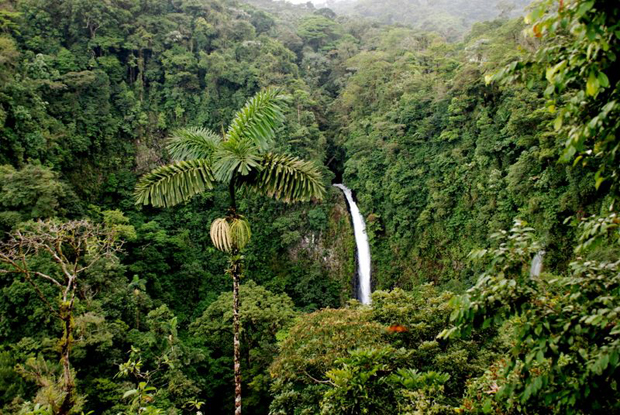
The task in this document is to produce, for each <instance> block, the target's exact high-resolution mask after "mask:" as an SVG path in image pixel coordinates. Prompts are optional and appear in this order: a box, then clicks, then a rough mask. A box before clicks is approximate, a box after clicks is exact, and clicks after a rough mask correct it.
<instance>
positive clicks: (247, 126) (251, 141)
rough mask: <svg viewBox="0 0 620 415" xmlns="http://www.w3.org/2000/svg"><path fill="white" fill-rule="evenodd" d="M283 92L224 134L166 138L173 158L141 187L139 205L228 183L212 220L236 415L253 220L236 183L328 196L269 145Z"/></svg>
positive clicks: (194, 132)
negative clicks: (228, 292) (224, 283)
mask: <svg viewBox="0 0 620 415" xmlns="http://www.w3.org/2000/svg"><path fill="white" fill-rule="evenodd" d="M283 101H284V96H283V95H281V94H280V92H279V91H278V90H277V89H266V90H263V91H261V92H259V93H257V94H256V95H255V96H254V97H253V98H251V99H250V100H249V101H248V102H247V103H246V104H245V106H244V107H243V108H242V109H241V110H240V111H238V112H237V113H236V114H235V117H234V118H233V120H232V122H231V124H230V126H229V127H228V130H227V131H226V133H225V134H223V135H219V134H217V133H215V132H213V131H210V130H207V129H202V128H193V129H183V130H180V131H177V132H176V133H175V134H174V135H173V136H172V137H171V138H170V140H169V142H168V151H169V152H170V154H171V156H172V157H173V158H174V159H175V160H176V161H175V162H174V163H172V164H170V165H167V166H162V167H159V168H157V169H155V170H153V171H152V172H151V173H149V174H147V175H145V176H144V177H143V178H142V179H141V180H140V182H139V183H138V185H137V187H136V199H137V203H138V204H145V205H146V204H151V205H153V206H156V207H168V206H173V205H176V204H178V203H181V202H183V201H186V200H188V199H189V198H191V197H193V196H195V195H196V194H198V193H201V192H204V191H205V190H210V189H212V188H213V187H214V186H215V184H216V183H218V182H219V183H222V184H225V185H227V186H228V191H229V196H230V206H229V208H228V212H227V214H226V216H225V217H223V218H219V219H216V220H215V221H213V223H212V224H211V239H212V241H213V244H214V245H215V247H216V248H217V249H219V250H221V251H223V252H226V253H227V254H228V259H229V267H228V269H227V270H226V272H227V274H228V275H230V276H231V277H232V280H233V350H234V352H233V353H234V377H235V414H236V415H240V414H241V358H240V342H239V331H240V322H239V281H240V279H241V275H242V272H243V255H242V251H243V248H244V247H245V246H246V244H247V243H248V242H249V240H250V236H251V232H250V225H249V223H248V221H247V220H246V219H245V217H243V216H242V215H240V214H239V212H238V211H237V203H236V193H237V190H238V189H239V188H242V189H245V190H247V191H250V192H255V193H258V194H264V195H267V196H270V197H274V198H276V199H278V200H282V201H284V202H287V203H290V202H297V201H309V200H312V199H317V200H320V199H322V198H323V196H324V194H325V186H324V184H323V182H322V176H321V173H320V171H319V170H318V169H317V167H316V166H315V165H314V163H312V162H308V161H303V160H300V159H298V158H296V157H291V156H288V155H285V154H276V153H273V152H271V151H270V148H271V147H272V145H273V144H274V139H275V134H276V129H277V127H278V126H279V125H280V123H281V122H282V119H283V115H282V108H281V105H282V104H283Z"/></svg>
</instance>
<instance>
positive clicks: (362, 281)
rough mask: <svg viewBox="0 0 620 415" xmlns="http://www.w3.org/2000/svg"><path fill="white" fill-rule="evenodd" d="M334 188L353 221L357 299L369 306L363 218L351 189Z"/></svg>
mask: <svg viewBox="0 0 620 415" xmlns="http://www.w3.org/2000/svg"><path fill="white" fill-rule="evenodd" d="M334 186H336V187H337V188H339V189H340V190H342V193H344V196H345V197H346V198H347V202H348V203H349V210H350V211H351V219H352V220H353V232H354V233H355V243H356V245H357V278H358V282H359V284H358V286H359V290H358V291H359V292H358V298H359V300H360V301H361V302H362V304H370V245H369V244H368V235H366V224H365V223H364V217H363V216H362V214H361V213H360V210H359V208H358V207H357V203H355V200H353V193H352V192H351V189H349V188H348V187H346V186H345V185H343V184H335V185H334Z"/></svg>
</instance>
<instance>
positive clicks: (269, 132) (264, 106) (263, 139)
mask: <svg viewBox="0 0 620 415" xmlns="http://www.w3.org/2000/svg"><path fill="white" fill-rule="evenodd" d="M283 101H284V96H282V95H280V92H279V91H278V90H277V89H265V90H263V91H260V92H259V93H257V94H256V95H254V97H252V98H251V99H250V100H249V101H248V102H247V103H246V104H245V106H244V107H243V108H242V109H241V110H239V111H238V112H237V113H236V114H235V117H234V118H233V120H232V122H231V123H230V127H229V128H228V131H227V132H226V139H227V140H230V141H234V142H240V141H244V140H249V141H250V142H252V143H253V144H255V145H256V146H257V147H259V148H260V149H261V150H267V148H268V147H269V145H270V144H271V142H272V141H273V139H274V137H275V132H276V128H277V127H278V125H279V124H280V122H281V121H282V120H283V118H284V116H283V115H282V109H281V108H280V105H281V103H282V102H283Z"/></svg>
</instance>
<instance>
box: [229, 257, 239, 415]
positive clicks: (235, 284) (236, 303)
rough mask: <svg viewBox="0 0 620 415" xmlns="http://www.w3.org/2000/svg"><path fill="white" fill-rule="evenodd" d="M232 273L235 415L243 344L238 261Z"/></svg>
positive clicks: (237, 413)
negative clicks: (241, 337) (240, 335)
mask: <svg viewBox="0 0 620 415" xmlns="http://www.w3.org/2000/svg"><path fill="white" fill-rule="evenodd" d="M231 265H232V267H231V274H232V278H233V347H234V352H233V354H234V365H235V415H241V344H240V342H239V331H240V328H241V324H240V321H239V280H240V277H241V275H240V274H241V267H240V264H239V263H238V262H237V263H235V262H233V263H232V264H231Z"/></svg>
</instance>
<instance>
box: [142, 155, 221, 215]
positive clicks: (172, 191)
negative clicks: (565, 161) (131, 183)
mask: <svg viewBox="0 0 620 415" xmlns="http://www.w3.org/2000/svg"><path fill="white" fill-rule="evenodd" d="M214 182H215V178H214V177H213V172H212V171H211V165H210V163H209V162H208V161H207V160H203V159H199V160H186V161H178V162H176V163H173V164H170V165H167V166H162V167H158V168H156V169H155V170H153V171H152V172H150V173H148V174H147V175H145V176H144V177H142V179H140V181H139V182H138V184H137V186H136V192H135V196H136V204H144V205H148V204H151V205H153V206H156V207H168V206H174V205H176V204H179V203H181V202H183V201H185V200H188V199H189V198H191V197H192V196H195V195H197V194H198V193H202V192H204V191H205V190H209V189H212V188H213V183H214Z"/></svg>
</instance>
